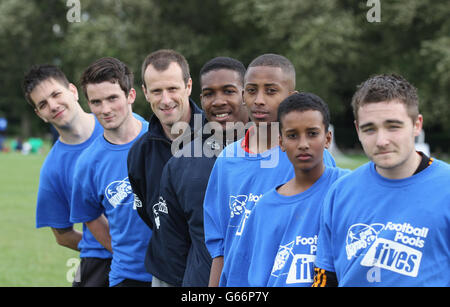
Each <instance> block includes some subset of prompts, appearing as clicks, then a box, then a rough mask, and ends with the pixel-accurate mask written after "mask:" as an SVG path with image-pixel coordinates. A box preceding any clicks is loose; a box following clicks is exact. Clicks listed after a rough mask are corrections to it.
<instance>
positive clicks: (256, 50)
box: [0, 0, 450, 152]
mask: <svg viewBox="0 0 450 307" xmlns="http://www.w3.org/2000/svg"><path fill="white" fill-rule="evenodd" d="M374 5H378V8H379V10H378V12H377V13H378V15H377V16H376V17H377V18H375V19H374V18H372V19H371V18H369V17H370V16H369V14H371V12H369V11H370V10H371V9H372V10H373V9H375V8H374V7H373V6H374ZM448 16H450V6H449V5H448V1H447V0H397V1H384V0H379V1H365V0H361V1H360V0H358V1H354V0H304V1H300V0H277V1H272V0H245V1H242V0H206V1H205V0H189V1H179V0H146V1H141V0H79V1H66V0H44V1H42V0H2V1H1V2H0V45H1V48H0V56H1V60H0V71H1V75H0V116H2V115H3V116H6V117H7V118H8V121H9V128H10V129H9V131H10V132H9V134H11V133H12V134H16V135H21V136H23V137H27V136H30V135H31V134H34V135H35V134H36V133H39V134H43V133H46V132H47V131H48V127H47V126H46V125H44V124H43V123H41V122H40V121H39V119H38V118H37V117H35V116H33V110H32V109H31V107H30V106H28V105H27V104H26V103H25V100H24V98H23V94H22V90H21V83H22V78H23V74H24V72H26V71H27V70H28V69H29V67H30V66H31V65H33V64H38V63H52V64H56V65H59V66H60V67H61V68H62V69H63V71H64V72H65V73H66V74H67V76H68V77H69V79H70V80H71V81H72V82H73V83H75V84H76V85H79V77H80V76H81V73H82V72H83V70H84V68H85V67H87V66H88V65H89V64H90V63H91V62H93V61H94V60H95V59H97V58H100V57H104V56H112V57H117V58H119V59H120V60H122V61H124V62H125V63H127V65H129V67H130V68H131V69H132V70H133V71H134V74H135V87H136V89H137V92H138V97H137V101H136V103H135V105H134V110H135V111H136V112H137V113H139V114H141V115H143V116H145V117H147V118H148V117H149V116H150V115H151V113H150V112H151V111H150V108H149V106H148V104H147V103H146V101H145V99H144V96H143V94H142V91H140V86H141V76H140V75H141V73H140V66H141V63H142V61H143V59H144V58H145V56H146V55H147V54H148V53H150V52H151V51H154V50H157V49H161V48H171V49H175V50H177V51H179V52H180V53H182V54H183V55H184V56H185V57H186V58H187V60H188V62H189V64H190V68H191V74H192V78H193V81H194V90H193V93H192V98H193V99H194V100H195V101H196V102H197V103H198V102H199V93H200V91H199V78H198V72H199V70H200V68H201V66H202V65H203V64H204V63H205V62H206V61H208V60H209V59H211V58H213V57H215V56H231V57H235V58H237V59H239V60H241V61H242V62H243V63H244V65H248V64H249V62H250V61H251V60H252V59H253V58H255V57H256V56H258V55H260V54H262V53H268V52H271V53H279V54H282V55H284V56H286V57H288V58H289V59H290V60H291V61H292V62H293V64H294V65H295V67H296V71H297V89H298V90H301V91H308V92H313V93H315V94H317V95H319V96H321V97H322V98H323V99H324V100H325V101H326V102H327V103H328V104H329V106H330V110H331V114H332V123H333V125H334V126H335V133H336V140H337V143H338V145H339V146H341V147H345V148H355V147H356V148H357V147H358V146H359V145H358V142H357V137H356V133H355V132H354V128H353V116H352V112H351V108H350V100H351V97H352V94H353V92H354V91H355V88H356V86H357V85H358V84H359V83H361V82H362V81H364V80H365V79H367V78H368V77H369V76H371V75H374V74H379V73H391V72H396V73H399V74H401V75H403V76H404V77H405V78H406V79H408V80H409V81H410V82H411V83H413V84H414V85H415V86H416V87H417V88H418V90H419V97H420V100H421V112H422V114H423V115H424V119H425V125H424V126H425V132H426V141H427V142H428V143H430V145H431V149H432V151H437V152H449V151H450V150H449V149H450V148H449V145H448V144H450V142H449V141H450V109H449V100H450V99H449V98H450V73H449V72H450V35H449V34H450V19H449V18H448ZM372 17H373V16H372ZM80 96H81V102H82V104H83V106H84V107H85V108H86V109H87V105H86V102H85V99H84V97H82V95H81V91H80Z"/></svg>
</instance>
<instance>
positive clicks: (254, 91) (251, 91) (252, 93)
mask: <svg viewBox="0 0 450 307" xmlns="http://www.w3.org/2000/svg"><path fill="white" fill-rule="evenodd" d="M245 93H247V94H249V95H254V94H255V93H256V88H254V87H248V88H246V89H245Z"/></svg>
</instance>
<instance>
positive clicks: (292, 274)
mask: <svg viewBox="0 0 450 307" xmlns="http://www.w3.org/2000/svg"><path fill="white" fill-rule="evenodd" d="M305 247H306V248H307V250H308V251H309V254H306V253H304V252H305V251H306V250H305ZM316 250H317V235H315V236H314V237H302V236H297V237H296V238H295V240H294V241H292V242H289V243H288V244H286V245H280V247H279V248H278V253H277V255H276V257H275V260H274V263H273V267H272V272H271V274H270V275H272V276H273V277H275V278H279V277H282V276H285V275H287V276H286V284H296V283H312V282H313V281H314V261H315V259H316V255H315V254H316ZM295 251H299V252H300V253H296V252H295ZM288 263H290V265H289V269H288V270H286V269H285V267H286V264H288Z"/></svg>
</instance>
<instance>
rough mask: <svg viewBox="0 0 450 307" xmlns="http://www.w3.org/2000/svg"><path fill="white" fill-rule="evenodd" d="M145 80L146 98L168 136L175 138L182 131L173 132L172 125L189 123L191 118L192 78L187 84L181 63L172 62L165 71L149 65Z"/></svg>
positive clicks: (143, 87) (144, 90) (143, 88)
mask: <svg viewBox="0 0 450 307" xmlns="http://www.w3.org/2000/svg"><path fill="white" fill-rule="evenodd" d="M144 82H145V85H146V86H144V85H142V90H143V92H144V95H145V99H146V100H147V101H148V102H149V103H150V107H151V109H152V111H153V113H154V114H155V115H156V117H158V119H159V120H160V122H161V124H162V127H163V130H164V133H165V134H166V136H167V137H168V138H169V139H170V140H174V139H175V138H176V137H177V136H179V135H180V133H179V131H176V132H172V126H173V125H174V124H175V123H177V122H179V121H183V122H186V123H189V121H190V118H191V109H190V105H189V96H190V95H191V91H192V80H191V79H190V78H189V80H188V82H187V84H185V83H184V81H183V75H182V70H181V67H180V65H178V63H176V62H172V63H170V64H169V66H168V67H167V69H166V70H164V71H158V70H156V69H155V68H154V67H153V65H151V64H150V65H148V66H147V68H146V69H145V72H144Z"/></svg>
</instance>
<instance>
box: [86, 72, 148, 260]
mask: <svg viewBox="0 0 450 307" xmlns="http://www.w3.org/2000/svg"><path fill="white" fill-rule="evenodd" d="M86 94H87V98H88V103H89V108H90V109H91V112H92V113H94V115H95V116H96V117H97V120H98V121H99V122H100V124H101V125H102V126H103V129H104V132H103V135H104V137H105V139H106V140H108V141H109V142H110V143H113V144H116V145H121V144H127V143H129V142H131V141H132V140H134V139H135V138H136V137H137V136H138V135H139V132H140V131H141V129H142V123H141V122H140V121H139V120H138V119H136V118H135V117H134V116H133V112H132V105H133V103H134V101H135V99H136V91H135V90H134V89H133V88H132V89H130V91H129V93H128V94H126V93H125V92H124V91H123V90H122V88H121V87H120V85H119V83H118V82H111V81H104V82H101V83H89V84H87V85H86ZM86 226H87V227H88V228H89V230H90V231H91V232H92V234H93V235H94V237H95V238H96V239H97V241H98V242H100V244H102V245H103V246H104V247H105V248H106V249H107V250H109V251H110V252H112V248H111V235H110V232H109V224H108V221H107V219H106V217H105V216H104V215H101V216H99V217H98V218H97V219H95V220H92V221H89V222H87V223H86Z"/></svg>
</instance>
